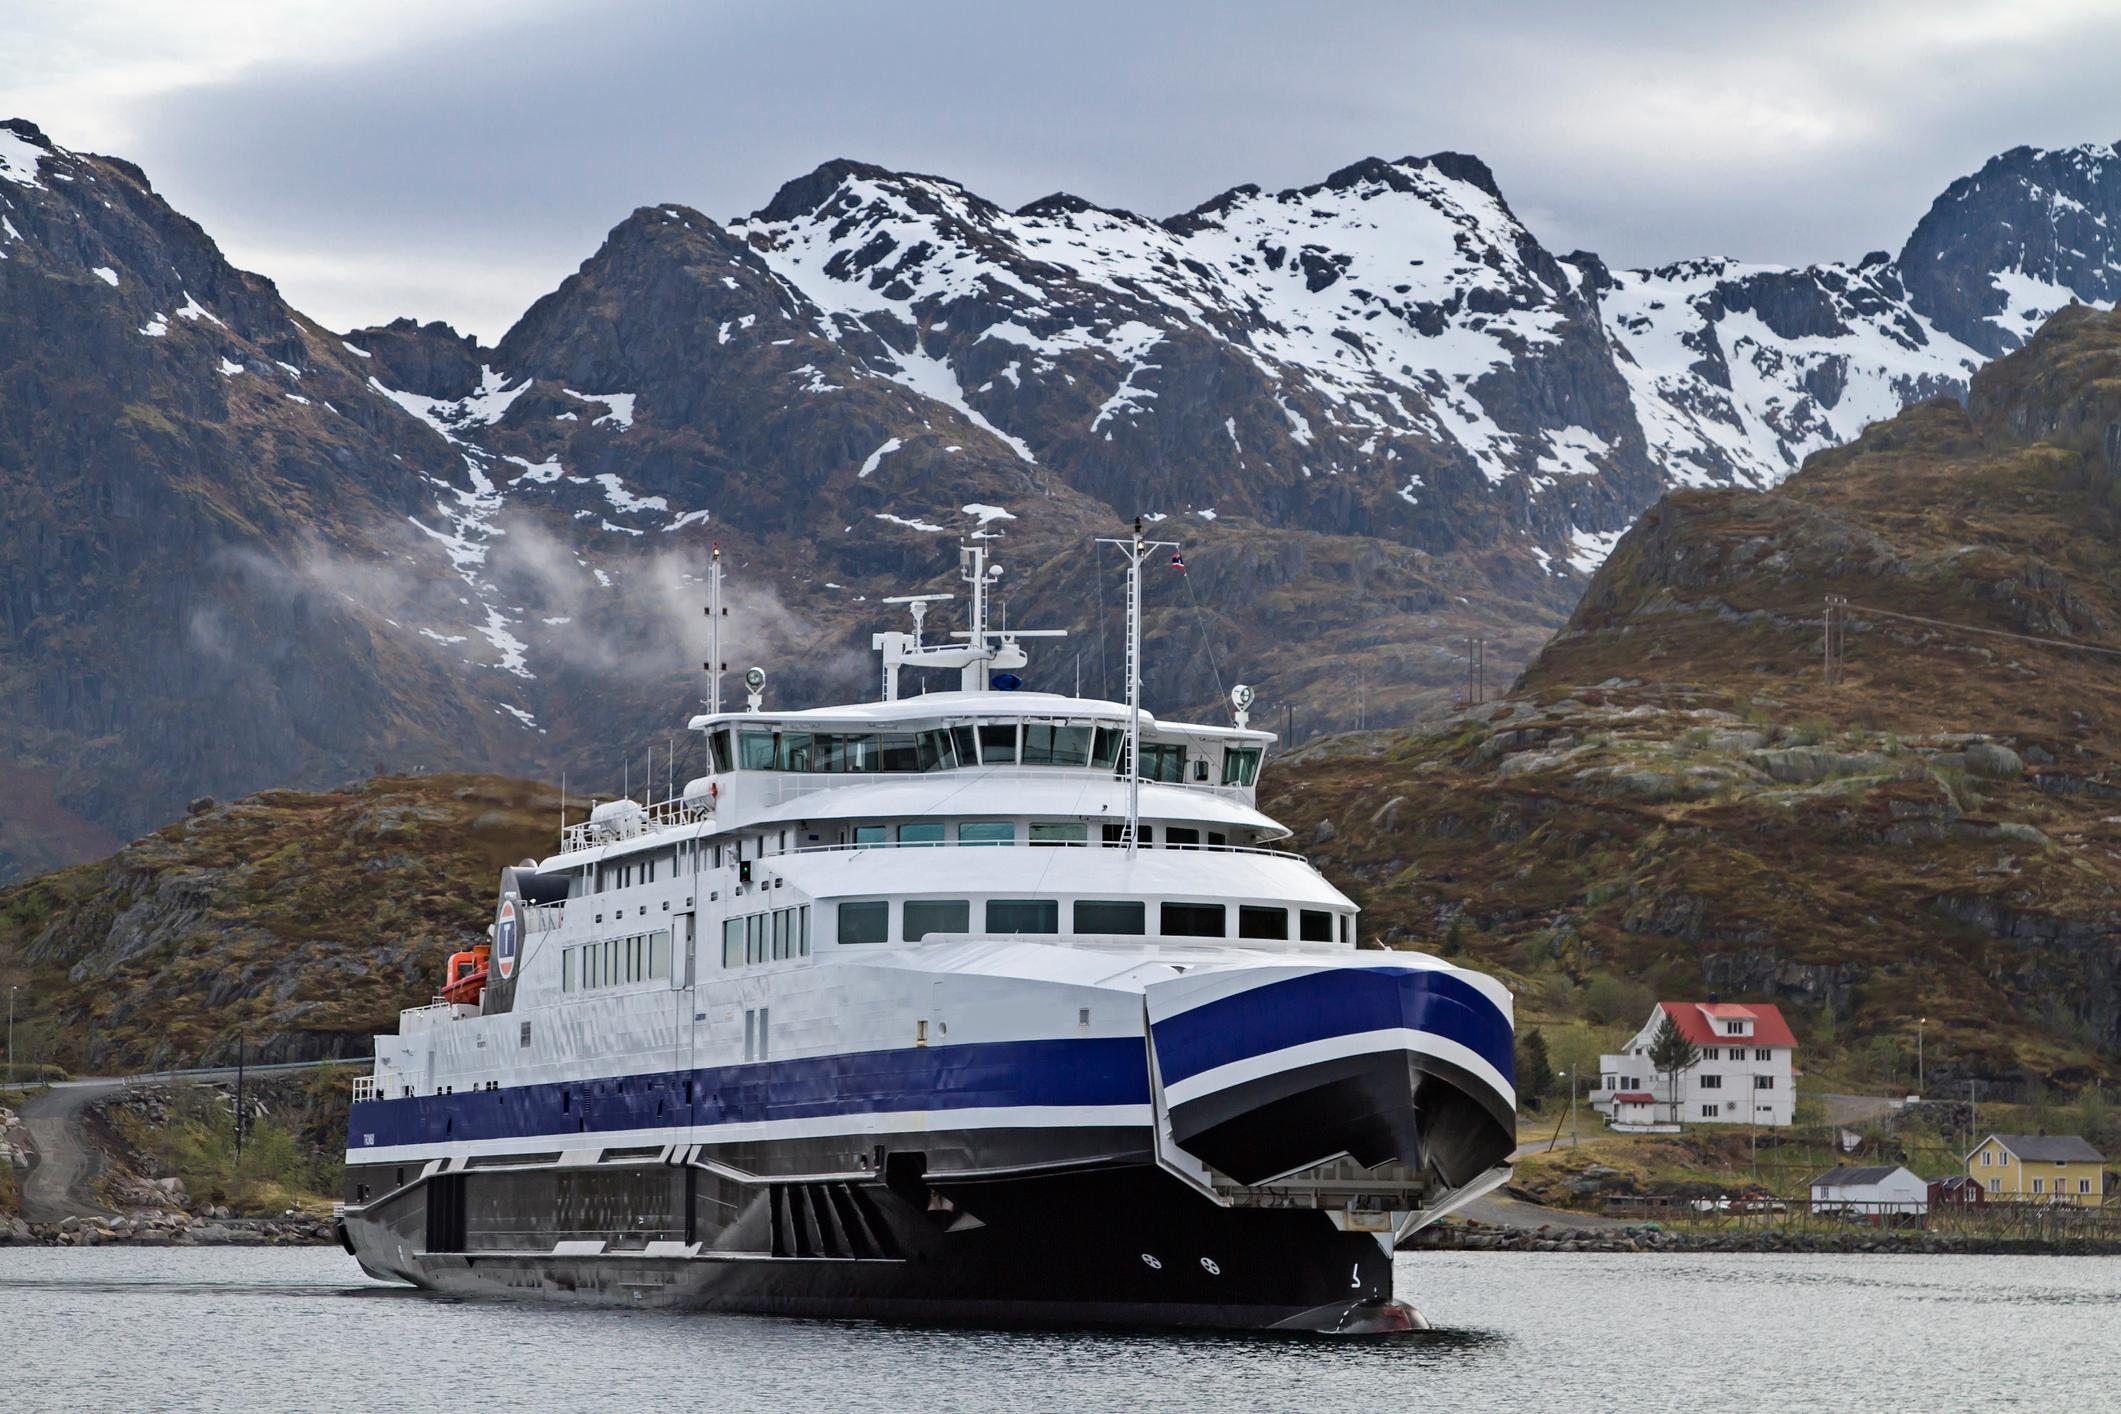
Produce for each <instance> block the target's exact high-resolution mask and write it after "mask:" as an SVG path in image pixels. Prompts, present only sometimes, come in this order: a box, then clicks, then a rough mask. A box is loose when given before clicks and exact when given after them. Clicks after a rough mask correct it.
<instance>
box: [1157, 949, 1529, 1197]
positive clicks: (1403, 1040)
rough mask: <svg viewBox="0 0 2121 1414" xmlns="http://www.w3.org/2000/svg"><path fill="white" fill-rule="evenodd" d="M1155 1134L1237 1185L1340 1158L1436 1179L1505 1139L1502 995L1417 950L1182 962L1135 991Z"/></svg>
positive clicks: (1464, 1170) (1476, 1171)
mask: <svg viewBox="0 0 2121 1414" xmlns="http://www.w3.org/2000/svg"><path fill="white" fill-rule="evenodd" d="M1144 996H1145V1005H1146V1008H1147V1012H1148V1022H1149V1032H1150V1044H1151V1051H1152V1059H1153V1063H1154V1066H1155V1079H1156V1088H1157V1111H1158V1127H1159V1130H1160V1133H1159V1135H1158V1139H1159V1141H1160V1144H1170V1145H1174V1146H1176V1147H1177V1148H1178V1149H1181V1150H1183V1151H1184V1152H1185V1153H1186V1154H1188V1155H1190V1156H1191V1157H1192V1158H1193V1159H1194V1160H1196V1161H1198V1162H1199V1163H1202V1164H1205V1165H1207V1166H1208V1167H1209V1168H1212V1169H1214V1170H1216V1171H1218V1172H1220V1173H1223V1174H1227V1175H1228V1176H1229V1177H1230V1178H1232V1179H1235V1180H1236V1181H1237V1182H1239V1183H1241V1184H1248V1185H1249V1184H1260V1183H1265V1182H1268V1181H1270V1180H1272V1179H1275V1178H1278V1177H1281V1176H1283V1175H1287V1174H1292V1173H1295V1172H1297V1171H1298V1170H1302V1169H1307V1168H1311V1167H1314V1166H1316V1165H1318V1164H1322V1163H1325V1162H1327V1161H1328V1160H1331V1159H1334V1158H1337V1157H1338V1156H1340V1155H1342V1154H1346V1155H1348V1156H1349V1157H1350V1158H1353V1159H1354V1160H1356V1161H1357V1162H1358V1163H1360V1164H1363V1165H1366V1166H1372V1167H1374V1166H1376V1165H1379V1164H1383V1163H1386V1162H1391V1161H1397V1162H1399V1163H1402V1164H1405V1165H1407V1166H1408V1167H1410V1168H1412V1169H1414V1170H1416V1171H1419V1172H1426V1173H1428V1174H1430V1175H1433V1178H1434V1180H1436V1181H1438V1182H1439V1183H1440V1185H1441V1186H1442V1187H1444V1188H1447V1189H1453V1188H1459V1187H1462V1186H1464V1185H1466V1184H1469V1183H1471V1182H1473V1181H1474V1180H1475V1179H1476V1178H1478V1177H1479V1176H1480V1175H1482V1174H1483V1173H1485V1172H1487V1171H1488V1170H1490V1169H1492V1168H1494V1167H1495V1166H1496V1165H1499V1164H1501V1163H1503V1162H1505V1161H1506V1160H1507V1159H1508V1157H1509V1154H1510V1151H1511V1149H1512V1148H1513V1147H1514V1145H1515V1142H1516V1140H1515V1134H1516V1126H1515V1113H1516V1104H1517V1100H1516V1091H1515V1086H1514V1081H1515V1068H1514V1048H1513V1041H1512V1029H1511V1006H1510V995H1509V992H1508V991H1507V990H1506V989H1504V988H1503V987H1502V986H1501V985H1500V984H1499V983H1497V982H1494V981H1492V980H1491V979H1489V978H1486V977H1482V976H1480V975H1478V974H1476V973H1471V972H1466V971H1463V970H1461V969H1459V968H1455V967H1452V966H1450V965H1449V964H1446V963H1442V962H1439V961H1437V960H1435V959H1433V958H1429V957H1426V956H1422V955H1418V954H1365V955H1362V956H1361V960H1359V961H1358V960H1356V959H1355V958H1346V957H1343V958H1336V959H1333V960H1330V961H1327V960H1323V959H1322V960H1320V961H1318V962H1315V963H1313V962H1309V961H1296V960H1291V959H1287V958H1281V959H1273V960H1268V959H1261V960H1260V961H1259V962H1258V963H1256V964H1251V965H1247V964H1244V963H1238V964H1236V965H1232V966H1221V967H1208V968H1201V969H1197V970H1196V969H1188V970H1187V971H1186V972H1184V973H1182V974H1181V975H1179V976H1176V977H1172V978H1170V979H1168V980H1161V981H1153V982H1150V983H1149V984H1148V986H1147V987H1146V988H1145V989H1144Z"/></svg>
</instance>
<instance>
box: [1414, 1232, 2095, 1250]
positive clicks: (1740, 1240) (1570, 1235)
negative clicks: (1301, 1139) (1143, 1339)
mask: <svg viewBox="0 0 2121 1414" xmlns="http://www.w3.org/2000/svg"><path fill="white" fill-rule="evenodd" d="M1403 1250H1406V1251H1418V1250H1429V1251H1445V1252H1686V1253H1695V1252H1730V1253H1771V1252H1789V1253H1815V1254H1822V1255H1832V1254H1857V1253H1882V1254H1888V1255H1890V1254H1920V1255H1929V1256H1970V1257H1971V1256H1983V1257H1999V1256H2035V1257H2079V1256H2082V1257H2112V1256H2121V1239H2117V1238H2103V1237H2082V1238H2030V1237H1987V1236H1982V1235H1980V1234H1977V1233H1941V1232H1920V1231H1901V1232H1895V1231H1880V1230H1877V1229H1865V1230H1855V1231H1849V1232H1823V1231H1822V1232H1812V1231H1794V1230H1791V1229H1787V1228H1762V1229H1754V1230H1749V1231H1735V1232H1682V1231H1677V1230H1674V1229H1671V1228H1665V1227H1658V1226H1656V1225H1654V1224H1648V1225H1643V1226H1639V1227H1621V1228H1537V1229H1532V1228H1510V1227H1489V1226H1485V1225H1483V1226H1479V1227H1471V1226H1464V1227H1461V1226H1452V1225H1446V1226H1441V1227H1434V1228H1428V1229H1425V1230H1424V1231H1422V1232H1420V1233H1418V1234H1416V1235H1415V1237H1414V1239H1413V1240H1412V1241H1411V1242H1409V1243H1408V1244H1407V1245H1406V1247H1405V1248H1404V1249H1403Z"/></svg>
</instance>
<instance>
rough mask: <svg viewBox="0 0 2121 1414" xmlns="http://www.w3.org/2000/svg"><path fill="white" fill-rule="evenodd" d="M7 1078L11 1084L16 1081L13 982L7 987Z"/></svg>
mask: <svg viewBox="0 0 2121 1414" xmlns="http://www.w3.org/2000/svg"><path fill="white" fill-rule="evenodd" d="M7 1078H8V1081H9V1083H11V1084H12V1083H13V1081H14V1079H15V984H14V983H12V982H10V983H9V984H8V987H7Z"/></svg>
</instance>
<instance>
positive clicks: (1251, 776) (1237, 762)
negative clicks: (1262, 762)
mask: <svg viewBox="0 0 2121 1414" xmlns="http://www.w3.org/2000/svg"><path fill="white" fill-rule="evenodd" d="M1258 777H1259V748H1258V747H1256V746H1232V747H1228V748H1225V749H1224V751H1223V784H1224V785H1226V786H1248V785H1251V784H1252V782H1253V781H1254V780H1256V779H1258Z"/></svg>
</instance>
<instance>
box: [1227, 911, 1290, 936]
mask: <svg viewBox="0 0 2121 1414" xmlns="http://www.w3.org/2000/svg"><path fill="white" fill-rule="evenodd" d="M1237 936H1238V937H1240V938H1281V939H1287V938H1288V936H1289V910H1288V909H1286V908H1262V907H1258V906H1255V905H1253V904H1249V903H1247V904H1241V905H1239V907H1238V910H1237Z"/></svg>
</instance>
